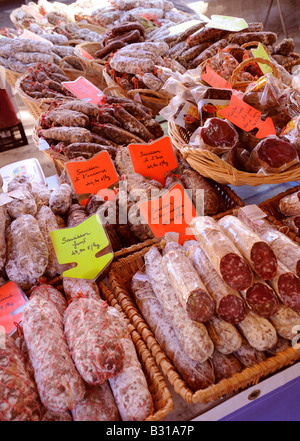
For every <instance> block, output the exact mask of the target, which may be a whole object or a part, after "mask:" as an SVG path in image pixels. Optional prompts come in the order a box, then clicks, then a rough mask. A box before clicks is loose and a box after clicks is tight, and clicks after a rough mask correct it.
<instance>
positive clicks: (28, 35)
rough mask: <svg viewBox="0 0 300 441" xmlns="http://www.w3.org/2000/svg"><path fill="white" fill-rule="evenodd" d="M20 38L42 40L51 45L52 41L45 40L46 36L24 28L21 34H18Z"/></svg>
mask: <svg viewBox="0 0 300 441" xmlns="http://www.w3.org/2000/svg"><path fill="white" fill-rule="evenodd" d="M20 38H22V39H23V40H36V41H43V42H44V43H48V44H49V45H50V46H53V43H51V41H49V40H46V38H43V37H40V36H39V35H37V34H35V33H34V32H31V31H29V30H28V29H24V31H23V34H21V35H20Z"/></svg>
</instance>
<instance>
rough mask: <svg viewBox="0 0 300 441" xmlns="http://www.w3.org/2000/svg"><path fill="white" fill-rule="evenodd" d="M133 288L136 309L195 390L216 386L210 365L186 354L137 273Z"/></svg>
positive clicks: (153, 295)
mask: <svg viewBox="0 0 300 441" xmlns="http://www.w3.org/2000/svg"><path fill="white" fill-rule="evenodd" d="M131 289H132V292H133V294H134V298H135V301H136V303H137V306H138V308H139V310H140V312H141V313H142V315H143V316H144V319H145V320H146V322H147V323H148V325H149V327H150V329H151V331H152V332H153V334H154V336H155V338H156V340H157V341H158V342H159V345H160V347H161V348H162V350H163V351H164V352H165V353H166V355H167V357H168V358H169V359H170V360H171V361H172V362H173V363H174V366H175V367H176V369H177V370H178V372H179V373H180V374H181V376H182V378H183V379H184V381H185V382H186V384H187V385H188V386H189V387H190V388H191V389H192V390H194V391H196V390H199V389H205V388H206V387H208V386H209V385H211V384H213V383H214V375H213V370H212V367H211V364H210V363H209V362H208V361H206V362H204V363H199V362H197V361H195V360H192V359H191V358H190V357H188V356H187V355H186V353H185V352H184V350H183V347H182V345H181V343H180V342H179V340H178V338H177V336H176V333H175V331H174V329H173V326H172V325H171V323H170V321H169V320H168V318H167V317H166V315H165V313H164V310H163V308H162V306H161V304H160V303H159V301H158V300H157V298H156V296H155V293H154V291H153V289H152V286H151V284H150V282H149V279H148V278H147V276H146V275H145V274H144V273H141V272H138V273H136V274H135V276H134V277H133V279H132V282H131Z"/></svg>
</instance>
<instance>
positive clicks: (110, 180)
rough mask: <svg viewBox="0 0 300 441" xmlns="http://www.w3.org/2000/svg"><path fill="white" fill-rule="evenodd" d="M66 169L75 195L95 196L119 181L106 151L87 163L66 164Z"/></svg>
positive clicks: (74, 162)
mask: <svg viewBox="0 0 300 441" xmlns="http://www.w3.org/2000/svg"><path fill="white" fill-rule="evenodd" d="M66 168H67V171H68V173H69V176H70V179H71V181H72V184H73V187H74V190H75V192H76V193H77V194H96V193H97V192H98V191H99V190H101V189H103V188H108V187H110V186H111V185H113V184H115V183H116V182H118V180H119V177H118V174H117V172H116V169H115V167H114V164H113V162H112V160H111V158H110V156H109V154H108V152H106V151H104V152H101V153H99V154H98V155H96V156H94V157H93V158H92V159H90V160H88V161H73V162H67V163H66Z"/></svg>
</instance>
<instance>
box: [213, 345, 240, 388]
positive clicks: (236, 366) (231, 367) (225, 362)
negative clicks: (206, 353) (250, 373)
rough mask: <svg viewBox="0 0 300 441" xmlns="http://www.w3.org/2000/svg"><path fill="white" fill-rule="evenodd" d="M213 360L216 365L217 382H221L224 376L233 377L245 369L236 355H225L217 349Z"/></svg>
mask: <svg viewBox="0 0 300 441" xmlns="http://www.w3.org/2000/svg"><path fill="white" fill-rule="evenodd" d="M211 362H212V364H213V367H214V372H215V377H216V383H219V381H221V380H223V379H224V378H231V377H232V376H233V375H235V374H237V373H239V372H241V371H242V369H243V368H242V366H241V364H240V362H239V360H238V359H237V358H236V357H235V356H234V355H232V354H229V355H225V354H222V353H221V352H219V351H217V350H215V351H214V353H213V356H212V358H211Z"/></svg>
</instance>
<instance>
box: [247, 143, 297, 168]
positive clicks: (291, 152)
mask: <svg viewBox="0 0 300 441" xmlns="http://www.w3.org/2000/svg"><path fill="white" fill-rule="evenodd" d="M298 162H299V157H298V154H297V151H296V149H295V147H294V146H293V145H292V144H290V143H289V142H286V141H283V140H282V139H280V138H278V137H277V136H275V135H272V136H269V137H268V138H265V139H263V140H262V141H261V142H259V143H258V144H257V146H256V147H255V148H254V149H253V150H252V152H251V154H250V158H249V161H248V167H249V171H252V172H254V173H258V172H260V171H263V172H264V173H280V172H282V171H284V170H287V169H288V168H290V167H292V165H295V164H297V163H298Z"/></svg>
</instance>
